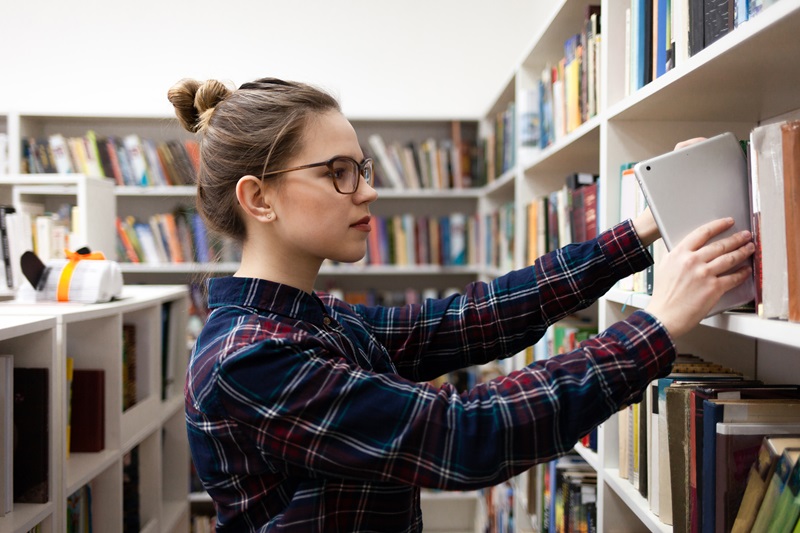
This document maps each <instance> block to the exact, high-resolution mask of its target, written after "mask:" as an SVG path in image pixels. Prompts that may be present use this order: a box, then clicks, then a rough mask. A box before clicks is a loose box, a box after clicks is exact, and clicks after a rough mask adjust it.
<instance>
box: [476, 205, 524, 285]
mask: <svg viewBox="0 0 800 533" xmlns="http://www.w3.org/2000/svg"><path fill="white" fill-rule="evenodd" d="M515 217H516V208H515V206H514V202H506V203H504V204H502V205H500V206H499V207H498V208H497V209H496V210H494V211H492V212H490V213H487V214H486V215H484V217H483V220H484V226H485V228H486V231H485V234H484V235H485V242H484V249H485V250H486V254H485V258H484V264H485V265H486V266H488V267H493V268H497V269H499V270H502V271H507V270H511V269H512V268H513V266H514V250H515V247H514V234H515V232H516V219H515Z"/></svg>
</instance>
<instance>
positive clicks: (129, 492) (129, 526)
mask: <svg viewBox="0 0 800 533" xmlns="http://www.w3.org/2000/svg"><path fill="white" fill-rule="evenodd" d="M139 479H140V476H139V447H138V446H136V447H135V448H133V449H131V450H130V451H129V452H127V453H126V454H125V455H124V456H123V458H122V532H123V533H139V531H140V530H141V514H140V510H139V508H140V500H141V498H140V494H139Z"/></svg>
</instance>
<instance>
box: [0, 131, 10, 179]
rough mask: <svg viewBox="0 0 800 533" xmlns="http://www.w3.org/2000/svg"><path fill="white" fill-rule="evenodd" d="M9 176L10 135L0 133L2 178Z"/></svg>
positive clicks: (0, 171)
mask: <svg viewBox="0 0 800 533" xmlns="http://www.w3.org/2000/svg"><path fill="white" fill-rule="evenodd" d="M5 174H8V134H7V133H2V132H0V176H3V175H5Z"/></svg>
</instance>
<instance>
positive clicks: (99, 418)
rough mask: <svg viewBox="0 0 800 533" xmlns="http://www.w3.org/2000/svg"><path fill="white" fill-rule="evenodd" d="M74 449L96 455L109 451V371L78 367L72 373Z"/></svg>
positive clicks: (71, 438) (72, 445) (71, 442)
mask: <svg viewBox="0 0 800 533" xmlns="http://www.w3.org/2000/svg"><path fill="white" fill-rule="evenodd" d="M70 409H71V411H72V422H71V426H72V429H71V431H70V450H71V451H72V452H74V453H95V452H99V451H102V450H103V449H105V371H104V370H103V369H87V368H75V369H74V370H73V374H72V403H71V407H70Z"/></svg>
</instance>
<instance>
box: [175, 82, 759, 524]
mask: <svg viewBox="0 0 800 533" xmlns="http://www.w3.org/2000/svg"><path fill="white" fill-rule="evenodd" d="M169 99H170V101H171V102H172V103H173V105H174V107H175V110H176V114H177V116H178V118H179V119H180V121H181V123H182V124H183V126H184V127H186V128H187V129H188V130H190V131H193V132H199V133H200V134H201V162H200V172H199V176H198V184H197V205H198V209H199V210H200V212H201V213H202V214H203V216H204V217H205V220H206V222H207V224H208V226H209V227H210V228H212V229H213V230H216V231H218V232H221V233H223V234H226V235H229V236H231V237H234V238H236V239H238V240H239V241H241V243H242V247H243V252H242V261H241V266H240V268H239V270H238V271H237V272H236V273H235V274H234V275H233V276H231V277H227V278H216V279H211V280H209V284H208V295H209V306H210V308H211V309H212V312H211V314H210V316H209V318H208V322H207V323H206V325H205V327H204V329H203V331H202V333H201V335H200V337H199V338H198V340H197V344H196V346H195V349H194V353H193V354H192V358H191V363H190V366H189V370H188V375H187V381H186V415H187V427H188V433H189V441H190V447H191V453H192V458H193V461H194V464H195V467H196V468H197V471H198V473H199V475H200V478H201V479H202V481H203V484H204V486H205V488H206V489H207V491H208V493H209V494H210V495H211V497H212V498H213V500H214V503H215V505H216V509H217V530H218V531H273V530H274V531H302V532H312V531H319V532H332V531H360V532H363V531H380V532H387V531H421V530H422V516H421V512H420V503H419V494H420V492H419V489H420V487H431V488H436V489H444V490H465V489H475V488H479V487H487V486H491V485H494V484H497V483H499V482H501V481H503V480H506V479H508V478H510V477H511V476H514V475H516V474H518V473H520V472H523V471H524V470H526V469H528V468H530V467H531V466H532V465H533V464H535V463H537V462H541V461H546V460H548V459H552V458H553V457H556V456H558V455H560V454H563V453H565V452H567V451H569V450H570V449H571V448H572V446H573V444H574V443H575V442H576V441H577V440H578V439H579V438H580V437H581V436H583V435H584V434H586V433H587V432H588V431H590V430H591V429H592V428H593V427H595V426H596V425H598V424H599V423H601V422H603V421H604V420H605V419H607V418H608V417H609V416H610V415H612V414H613V413H615V412H616V411H618V410H619V409H620V408H621V407H623V406H625V405H627V404H630V403H632V402H636V401H638V400H640V399H641V396H642V392H643V390H644V388H645V386H646V385H647V383H649V382H650V381H652V380H653V379H655V378H657V377H659V376H664V375H666V374H667V373H668V372H669V369H670V365H671V363H672V361H673V359H674V356H675V347H674V344H673V340H674V339H675V338H676V337H678V336H679V335H681V334H683V333H685V332H686V331H688V330H689V329H691V328H692V327H694V326H695V325H696V324H697V323H698V322H699V320H700V319H701V318H702V317H704V316H705V314H706V313H707V312H708V311H709V309H710V308H711V306H712V305H713V304H714V303H715V302H716V301H717V300H718V299H719V297H720V296H721V295H722V294H723V293H724V292H726V291H727V290H728V289H730V288H732V287H734V286H736V285H737V284H739V283H741V282H742V281H744V280H745V278H746V277H747V276H748V275H749V271H747V270H740V271H738V272H736V273H734V274H729V275H722V273H723V272H725V271H727V270H728V269H729V268H730V267H731V266H732V265H734V264H737V263H739V262H740V261H742V260H743V259H744V258H746V257H747V256H749V255H750V254H751V253H752V252H753V246H752V244H751V243H750V242H749V241H750V235H749V234H748V233H742V234H737V235H734V236H731V237H728V238H726V239H724V240H721V241H720V242H718V243H715V244H713V245H708V246H705V243H706V241H707V240H708V239H709V238H711V237H712V236H714V235H716V234H718V233H720V232H722V231H723V230H725V229H727V228H729V227H730V225H731V221H730V220H717V221H714V222H711V223H709V224H707V225H705V226H703V227H701V228H698V229H697V230H696V231H695V232H694V233H692V234H691V235H690V236H689V237H687V238H686V239H685V240H684V242H682V243H680V245H679V246H677V247H676V248H675V249H674V250H673V251H672V252H671V253H670V254H668V255H667V256H666V258H665V259H664V262H663V265H662V268H661V271H660V272H659V273H658V282H657V285H656V287H655V293H654V295H653V297H652V299H651V303H650V305H649V306H648V308H647V310H644V311H636V312H634V313H633V314H632V315H630V316H629V317H628V318H627V319H625V320H623V321H621V322H619V323H616V324H614V325H612V326H611V327H609V328H608V329H607V330H606V331H605V332H603V333H602V334H601V335H599V336H598V337H596V338H594V339H591V340H588V341H586V342H583V343H582V344H581V345H580V347H579V348H578V349H577V350H575V351H574V352H571V353H567V354H564V355H561V356H558V357H554V358H552V359H549V360H547V361H543V362H537V363H534V364H533V365H531V366H529V367H527V368H524V369H522V370H519V371H515V372H513V373H511V374H510V375H508V376H504V377H501V378H498V379H495V380H493V381H490V382H488V383H485V384H481V385H478V386H476V387H475V388H474V389H472V390H470V391H468V392H466V393H464V394H458V393H457V392H456V391H455V390H454V388H453V387H452V386H451V385H448V384H445V385H443V386H441V387H440V388H434V387H433V386H431V385H430V384H428V383H427V381H428V380H432V379H434V378H436V377H438V376H441V375H443V374H445V373H447V372H450V371H453V370H455V369H459V368H464V367H467V366H470V365H475V364H482V363H486V362H488V361H492V360H495V359H498V358H504V357H509V356H511V355H513V354H515V353H518V352H519V351H521V350H523V349H524V348H526V347H528V346H530V345H532V344H534V343H535V342H536V341H537V340H538V339H539V338H540V337H541V336H542V334H543V333H544V332H545V330H546V328H547V327H548V326H549V325H550V324H552V323H554V322H556V321H557V320H559V319H561V318H563V317H565V316H566V315H568V314H570V313H572V312H574V311H576V310H578V309H581V308H584V307H586V306H587V305H589V304H591V303H592V302H594V301H595V300H596V299H597V298H598V297H600V296H601V295H603V294H604V293H605V292H606V291H607V290H608V289H609V288H611V287H612V286H613V285H614V283H615V282H616V281H617V280H619V279H621V278H623V277H624V276H627V275H628V274H631V273H632V272H635V271H638V270H641V269H643V268H645V267H646V266H647V265H648V264H650V262H651V258H650V256H649V254H648V253H647V252H646V250H645V247H646V246H647V245H648V244H649V243H651V242H653V241H654V240H655V239H656V238H658V230H657V228H656V225H655V223H654V221H653V218H652V216H651V215H650V214H649V213H648V212H646V213H644V214H643V215H641V216H640V217H638V218H637V219H636V220H633V221H624V222H622V223H620V224H618V225H617V226H615V227H613V228H611V229H609V230H607V231H605V232H604V233H602V234H601V235H600V236H599V237H597V238H596V239H593V240H591V241H588V242H585V243H580V244H573V245H570V246H567V247H565V248H563V249H561V250H558V251H556V252H553V253H550V254H547V255H546V256H544V257H542V258H540V259H539V260H537V262H536V264H535V265H534V266H532V267H528V268H524V269H521V270H518V271H514V272H511V273H509V274H507V275H505V276H502V277H500V278H498V279H496V280H494V281H492V282H490V283H479V282H476V283H472V284H470V285H469V286H467V287H466V288H465V289H464V291H463V294H461V295H458V296H451V297H449V298H445V299H440V300H427V301H425V302H424V303H423V304H421V305H408V306H405V307H399V308H384V307H365V306H352V305H348V304H347V303H345V302H342V301H340V300H337V299H335V298H333V297H331V296H329V295H326V294H323V293H318V292H315V291H314V284H315V281H316V278H317V274H318V272H319V269H320V266H321V265H322V262H323V261H324V260H325V259H331V260H335V261H341V262H352V261H357V260H359V259H361V258H362V257H363V256H364V254H365V252H366V242H367V235H368V233H369V228H370V226H369V220H370V204H372V202H374V201H375V200H376V198H377V193H376V191H375V189H374V188H373V187H372V178H373V162H372V161H371V160H370V159H365V158H364V155H363V153H362V151H361V148H360V147H359V143H358V139H357V138H356V134H355V131H354V130H353V128H352V126H351V125H350V123H349V122H348V121H347V120H346V119H345V117H344V116H343V115H342V113H341V111H340V108H339V105H338V103H337V102H336V100H335V99H333V98H332V97H331V96H330V95H328V94H326V93H325V92H323V91H320V90H318V89H316V88H313V87H310V86H308V85H305V84H301V83H294V82H288V81H282V80H278V79H272V78H265V79H260V80H257V81H254V82H252V83H246V84H244V85H242V86H241V87H240V88H239V89H237V90H232V89H229V88H227V87H226V86H225V85H223V84H221V83H219V82H217V81H207V82H204V83H200V82H197V81H194V80H182V81H180V82H179V83H177V84H176V85H175V86H173V87H172V89H171V90H170V91H169Z"/></svg>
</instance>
